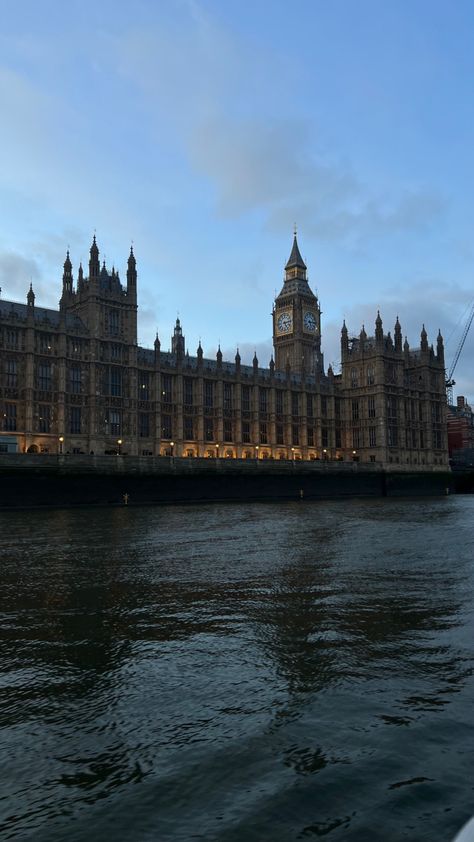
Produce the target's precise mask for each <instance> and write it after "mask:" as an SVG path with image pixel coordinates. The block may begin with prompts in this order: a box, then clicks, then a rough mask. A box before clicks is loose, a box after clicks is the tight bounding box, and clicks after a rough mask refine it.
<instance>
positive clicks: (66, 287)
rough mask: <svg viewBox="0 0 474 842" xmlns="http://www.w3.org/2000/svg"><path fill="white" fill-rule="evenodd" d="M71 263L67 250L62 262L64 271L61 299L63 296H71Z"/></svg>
mask: <svg viewBox="0 0 474 842" xmlns="http://www.w3.org/2000/svg"><path fill="white" fill-rule="evenodd" d="M72 283H73V279H72V263H71V260H70V258H69V249H68V250H67V252H66V260H65V261H64V271H63V298H64V296H65V295H71V293H72Z"/></svg>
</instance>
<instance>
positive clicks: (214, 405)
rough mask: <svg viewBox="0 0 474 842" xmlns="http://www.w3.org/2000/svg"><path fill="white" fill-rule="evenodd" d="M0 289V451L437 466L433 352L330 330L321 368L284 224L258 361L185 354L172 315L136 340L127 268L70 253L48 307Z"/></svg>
mask: <svg viewBox="0 0 474 842" xmlns="http://www.w3.org/2000/svg"><path fill="white" fill-rule="evenodd" d="M26 298H27V301H26V304H18V303H15V302H11V301H4V300H1V301H0V362H1V366H0V413H1V418H2V421H3V423H2V425H1V426H2V430H1V432H0V449H1V450H3V451H14V450H16V451H19V452H49V453H57V452H64V453H66V452H69V453H90V452H93V453H97V454H99V453H114V452H120V453H123V454H127V453H128V454H134V455H143V456H159V455H175V456H188V457H195V456H201V457H202V456H204V457H213V458H217V457H219V458H221V457H223V458H259V459H269V458H273V459H308V460H309V459H321V460H324V459H328V460H329V459H331V460H336V459H337V460H346V461H361V462H372V463H378V464H382V465H393V466H402V465H403V466H409V467H410V468H422V467H426V466H431V467H434V468H440V469H441V468H445V467H446V466H447V464H448V447H447V434H446V398H445V387H444V380H445V374H444V350H443V340H442V337H441V335H440V334H439V335H438V339H437V342H436V350H434V349H433V346H430V345H429V344H428V338H427V335H426V331H425V329H424V327H423V329H422V331H421V341H420V345H419V347H418V348H416V349H410V347H409V346H408V342H407V341H406V339H405V341H404V342H403V341H402V330H401V326H400V323H399V321H398V318H397V320H396V323H395V328H394V335H393V339H392V337H391V335H390V333H387V334H385V333H384V332H383V328H382V319H381V317H380V314H377V318H376V320H375V333H374V335H373V336H368V335H367V334H366V332H365V329H364V327H362V330H361V331H360V333H359V334H358V335H357V336H350V335H349V332H348V329H347V327H346V325H345V324H344V325H343V327H342V332H341V373H335V372H334V371H333V370H332V368H331V366H329V368H328V370H327V371H326V370H325V367H324V359H323V354H322V350H321V337H322V330H321V309H320V304H319V300H318V298H317V297H316V295H315V294H314V293H313V292H312V290H311V288H310V286H309V283H308V279H307V269H306V266H305V264H304V261H303V260H302V258H301V254H300V251H299V248H298V243H297V239H296V235H295V237H294V241H293V247H292V250H291V254H290V257H289V260H288V262H287V264H286V266H285V273H284V282H283V286H282V289H281V291H280V293H279V295H278V296H277V297H276V299H275V302H274V307H273V344H274V352H275V355H274V358H273V357H272V359H271V360H270V363H269V365H268V367H266V368H265V367H261V366H260V365H259V362H258V360H257V357H256V356H254V359H253V364H252V365H251V366H246V365H242V363H241V359H240V355H239V352H238V350H237V353H236V355H235V359H234V360H233V361H232V362H229V361H226V360H223V358H222V353H221V351H220V348H219V349H218V350H217V353H216V357H215V359H205V358H204V356H203V351H202V348H201V345H200V344H199V347H198V349H197V351H196V353H195V354H193V355H190V354H189V352H188V350H187V349H186V345H185V338H184V335H183V330H182V326H181V323H180V320H179V319H178V320H177V321H176V325H175V328H174V333H173V336H172V340H171V351H170V352H164V351H162V350H161V345H160V340H159V339H158V337H157V338H156V340H155V344H154V347H153V348H152V349H149V348H142V347H139V346H138V345H137V270H136V261H135V256H134V254H133V250H131V251H130V256H129V258H128V264H127V273H126V284H122V283H121V280H120V278H119V273H118V272H117V271H116V270H115V269H114V268H112V270H111V271H109V270H108V269H107V268H106V266H105V262H104V263H103V264H102V266H101V265H100V262H99V249H98V246H97V243H96V240H95V237H94V240H93V243H92V246H91V249H90V259H89V268H88V274H87V276H86V275H85V274H84V272H83V269H82V266H81V265H80V266H79V269H78V272H77V277H76V279H74V278H73V272H72V265H71V260H70V257H69V252H68V254H67V257H66V261H65V263H64V273H63V285H62V296H61V300H60V303H59V309H58V310H51V309H46V308H42V307H38V306H37V304H36V300H35V295H34V292H33V289H32V287H31V286H30V290H29V292H28V294H27V297H26Z"/></svg>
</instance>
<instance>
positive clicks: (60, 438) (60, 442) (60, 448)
mask: <svg viewBox="0 0 474 842" xmlns="http://www.w3.org/2000/svg"><path fill="white" fill-rule="evenodd" d="M63 442H64V436H59V452H60V453H61V454H62V452H63Z"/></svg>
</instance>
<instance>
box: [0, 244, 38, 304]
mask: <svg viewBox="0 0 474 842" xmlns="http://www.w3.org/2000/svg"><path fill="white" fill-rule="evenodd" d="M40 282H41V270H40V268H39V266H38V263H37V262H36V260H33V259H31V258H26V257H23V255H21V254H16V253H15V252H12V251H3V252H0V287H1V288H2V298H7V299H8V300H10V299H12V300H14V301H26V294H27V292H28V289H29V286H30V283H33V286H35V287H37V286H38V285H39V286H40V285H41V283H40Z"/></svg>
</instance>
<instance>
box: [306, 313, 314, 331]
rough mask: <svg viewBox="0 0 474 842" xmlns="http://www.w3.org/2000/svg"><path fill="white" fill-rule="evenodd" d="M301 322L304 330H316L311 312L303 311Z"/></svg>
mask: <svg viewBox="0 0 474 842" xmlns="http://www.w3.org/2000/svg"><path fill="white" fill-rule="evenodd" d="M303 324H304V326H305V328H306V330H311V331H312V332H313V333H314V331H315V330H316V319H315V318H314V315H313V313H310V312H308V313H305V314H304V317H303Z"/></svg>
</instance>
